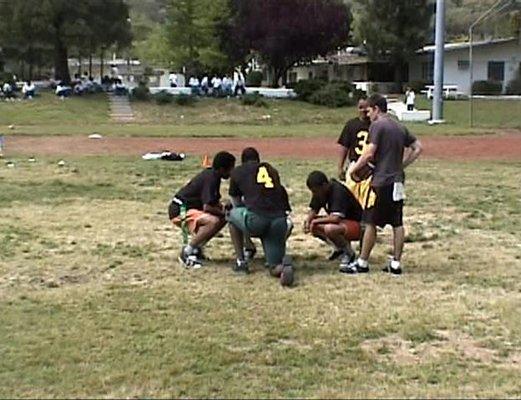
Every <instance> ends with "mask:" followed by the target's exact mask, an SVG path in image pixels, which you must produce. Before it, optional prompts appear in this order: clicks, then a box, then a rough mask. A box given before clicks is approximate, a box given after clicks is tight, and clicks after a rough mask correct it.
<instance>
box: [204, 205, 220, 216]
mask: <svg viewBox="0 0 521 400" xmlns="http://www.w3.org/2000/svg"><path fill="white" fill-rule="evenodd" d="M203 211H204V212H205V213H208V214H212V215H215V216H216V217H219V218H223V217H224V210H223V206H222V204H221V203H217V204H205V205H203Z"/></svg>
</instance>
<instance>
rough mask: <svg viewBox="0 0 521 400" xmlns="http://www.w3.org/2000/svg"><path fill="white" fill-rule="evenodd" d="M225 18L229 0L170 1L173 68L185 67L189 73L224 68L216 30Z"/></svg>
mask: <svg viewBox="0 0 521 400" xmlns="http://www.w3.org/2000/svg"><path fill="white" fill-rule="evenodd" d="M226 17H227V2H226V0H170V3H169V5H168V11H167V24H166V38H167V41H168V43H169V50H170V54H169V57H170V59H171V63H172V65H173V67H175V68H177V69H181V68H186V73H187V74H188V75H191V74H196V73H199V72H201V71H202V70H208V69H210V70H215V69H222V68H223V66H224V65H225V64H226V57H225V55H224V54H223V53H222V52H221V51H220V49H219V42H218V39H217V38H216V32H217V26H218V24H219V23H220V22H221V21H222V20H223V19H225V18H226Z"/></svg>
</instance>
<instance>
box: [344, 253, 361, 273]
mask: <svg viewBox="0 0 521 400" xmlns="http://www.w3.org/2000/svg"><path fill="white" fill-rule="evenodd" d="M355 264H357V265H358V263H356V262H355V254H354V253H353V254H351V255H349V254H347V253H342V256H341V258H340V272H342V273H344V274H356V273H357V272H358V270H357V269H356V267H355Z"/></svg>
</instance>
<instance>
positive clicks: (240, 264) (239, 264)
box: [233, 260, 250, 274]
mask: <svg viewBox="0 0 521 400" xmlns="http://www.w3.org/2000/svg"><path fill="white" fill-rule="evenodd" d="M233 270H234V271H235V272H239V273H241V274H249V273H250V269H249V268H248V262H247V261H246V260H236V261H235V265H234V267H233Z"/></svg>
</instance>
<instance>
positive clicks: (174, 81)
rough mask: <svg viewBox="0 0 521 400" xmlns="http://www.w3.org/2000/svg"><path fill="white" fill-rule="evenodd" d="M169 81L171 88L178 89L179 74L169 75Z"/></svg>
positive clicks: (171, 73)
mask: <svg viewBox="0 0 521 400" xmlns="http://www.w3.org/2000/svg"><path fill="white" fill-rule="evenodd" d="M168 81H169V82H170V87H177V74H176V73H174V72H170V75H168Z"/></svg>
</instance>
